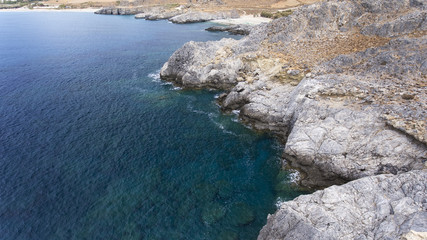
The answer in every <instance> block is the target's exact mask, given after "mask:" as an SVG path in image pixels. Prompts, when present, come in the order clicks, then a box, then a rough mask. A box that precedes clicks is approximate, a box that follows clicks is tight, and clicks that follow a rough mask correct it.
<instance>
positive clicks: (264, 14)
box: [261, 12, 273, 18]
mask: <svg viewBox="0 0 427 240" xmlns="http://www.w3.org/2000/svg"><path fill="white" fill-rule="evenodd" d="M261 17H265V18H272V17H273V14H272V13H271V12H261Z"/></svg>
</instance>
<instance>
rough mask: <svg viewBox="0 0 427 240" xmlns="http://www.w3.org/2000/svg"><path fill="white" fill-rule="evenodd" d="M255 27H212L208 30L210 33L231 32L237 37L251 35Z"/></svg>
mask: <svg viewBox="0 0 427 240" xmlns="http://www.w3.org/2000/svg"><path fill="white" fill-rule="evenodd" d="M252 28H253V26H250V25H226V26H212V27H209V28H206V31H210V32H229V33H231V34H236V35H249V33H250V32H251V30H252Z"/></svg>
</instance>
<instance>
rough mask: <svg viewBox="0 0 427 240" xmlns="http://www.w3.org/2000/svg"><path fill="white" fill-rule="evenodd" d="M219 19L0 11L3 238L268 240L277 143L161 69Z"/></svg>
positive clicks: (285, 184)
mask: <svg viewBox="0 0 427 240" xmlns="http://www.w3.org/2000/svg"><path fill="white" fill-rule="evenodd" d="M208 25H209V24H208V23H204V24H191V25H173V24H170V23H168V22H167V21H156V22H148V21H144V20H139V21H137V20H134V19H133V18H132V17H130V16H100V15H94V14H89V13H57V12H52V13H36V12H32V13H0V38H1V41H0V174H1V179H0V236H1V237H0V238H1V239H255V238H256V236H257V234H258V232H259V230H260V229H261V227H262V226H263V224H265V222H266V216H267V214H268V213H272V212H274V211H275V208H276V207H275V203H276V202H277V199H278V197H279V196H280V197H281V198H282V199H291V198H293V197H295V196H297V195H299V194H300V193H299V192H297V191H295V190H293V189H292V188H291V187H289V181H290V175H289V174H288V173H287V172H279V166H280V163H279V156H280V151H279V150H278V149H279V148H278V144H277V143H276V142H275V141H274V140H273V139H272V138H271V137H269V136H267V135H262V134H256V133H254V132H253V131H251V130H249V129H247V128H245V127H244V126H242V125H241V124H240V123H238V122H237V119H236V116H233V115H224V114H221V113H220V111H219V109H218V107H217V106H216V104H215V101H214V97H215V95H216V94H218V92H214V91H189V90H185V91H184V90H179V89H176V88H174V87H173V86H172V85H169V84H167V83H164V82H162V81H160V80H159V79H158V75H157V74H156V72H157V71H158V70H159V69H160V67H161V66H162V65H163V63H164V62H165V61H167V59H168V58H169V56H170V55H171V54H172V53H173V52H174V51H175V50H176V49H177V48H179V47H180V46H181V45H182V44H183V43H185V42H187V41H190V40H196V41H208V40H217V39H220V38H221V37H224V36H227V35H226V34H224V33H210V32H205V31H203V29H204V28H205V27H207V26H208Z"/></svg>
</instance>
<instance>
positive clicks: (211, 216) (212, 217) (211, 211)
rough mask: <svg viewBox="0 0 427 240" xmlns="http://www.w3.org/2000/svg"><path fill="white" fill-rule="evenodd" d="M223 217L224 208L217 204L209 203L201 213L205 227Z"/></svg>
mask: <svg viewBox="0 0 427 240" xmlns="http://www.w3.org/2000/svg"><path fill="white" fill-rule="evenodd" d="M224 216H225V208H224V207H223V206H221V205H220V204H218V203H210V204H208V205H206V206H205V207H204V208H203V211H202V220H203V223H205V224H206V225H210V224H213V223H216V222H218V221H219V220H220V219H221V218H223V217H224Z"/></svg>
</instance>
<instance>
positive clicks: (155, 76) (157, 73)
mask: <svg viewBox="0 0 427 240" xmlns="http://www.w3.org/2000/svg"><path fill="white" fill-rule="evenodd" d="M160 70H161V69H159V70H157V71H155V72H153V73H150V74H148V77H149V78H151V79H152V81H153V82H160Z"/></svg>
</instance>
